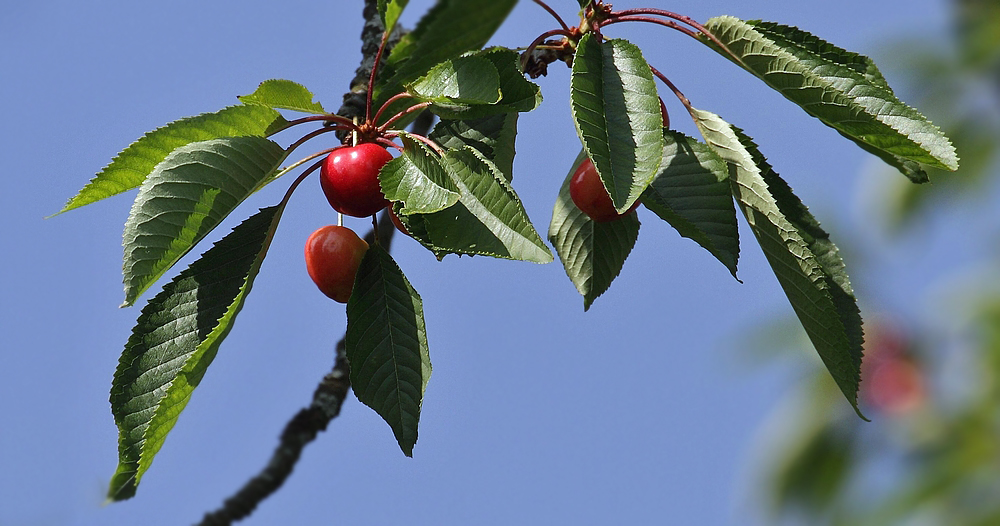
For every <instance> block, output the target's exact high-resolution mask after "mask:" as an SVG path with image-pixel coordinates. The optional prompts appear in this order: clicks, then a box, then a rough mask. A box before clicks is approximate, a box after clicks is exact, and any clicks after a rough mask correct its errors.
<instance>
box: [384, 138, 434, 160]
mask: <svg viewBox="0 0 1000 526" xmlns="http://www.w3.org/2000/svg"><path fill="white" fill-rule="evenodd" d="M406 136H407V137H409V138H411V139H416V140H418V141H420V142H422V143H424V144H426V145H427V146H430V148H431V149H432V150H434V151H435V152H437V153H438V155H444V149H443V148H441V147H440V146H438V144H437V143H436V142H434V141H432V140H430V139H428V138H427V137H424V136H423V135H420V134H418V133H407V134H406ZM391 137H399V134H398V133H393V134H390V135H387V136H386V138H391Z"/></svg>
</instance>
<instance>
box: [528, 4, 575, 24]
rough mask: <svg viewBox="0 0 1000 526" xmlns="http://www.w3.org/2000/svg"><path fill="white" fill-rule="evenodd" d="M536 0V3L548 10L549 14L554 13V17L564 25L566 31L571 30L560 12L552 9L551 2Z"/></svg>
mask: <svg viewBox="0 0 1000 526" xmlns="http://www.w3.org/2000/svg"><path fill="white" fill-rule="evenodd" d="M534 1H535V3H536V4H538V5H540V6H542V9H544V10H546V11H548V12H549V14H550V15H552V17H553V18H555V19H556V22H559V25H560V26H562V28H563V29H565V30H566V31H569V26H567V25H566V22H563V19H562V17H560V16H559V13H556V11H555V10H554V9H552V8H551V7H549V4H546V3H545V2H543V1H542V0H534Z"/></svg>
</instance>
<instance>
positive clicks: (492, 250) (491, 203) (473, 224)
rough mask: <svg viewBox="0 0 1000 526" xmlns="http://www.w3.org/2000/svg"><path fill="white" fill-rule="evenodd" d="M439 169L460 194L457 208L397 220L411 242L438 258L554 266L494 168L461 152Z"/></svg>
mask: <svg viewBox="0 0 1000 526" xmlns="http://www.w3.org/2000/svg"><path fill="white" fill-rule="evenodd" d="M442 164H443V165H444V167H445V169H446V170H447V172H448V174H449V175H450V176H451V178H452V180H453V181H454V182H455V185H456V187H457V188H458V192H459V199H458V203H456V204H455V205H453V206H451V207H449V208H446V209H444V210H442V211H440V212H435V213H433V214H413V215H410V216H408V217H407V216H405V215H400V219H401V220H402V221H403V223H404V225H406V226H407V230H409V231H410V233H411V234H412V235H413V237H414V238H415V239H417V240H418V241H420V242H421V243H422V244H423V245H424V246H425V247H427V248H428V249H430V250H431V251H433V252H434V253H435V254H436V255H437V256H438V257H439V258H440V257H443V256H444V254H449V253H450V254H470V255H476V254H481V255H487V256H492V257H498V258H505V259H517V260H523V261H533V262H535V263H548V262H550V261H552V253H551V252H550V251H549V249H548V247H547V246H545V242H544V241H542V238H541V237H540V236H539V235H538V232H536V231H535V228H534V226H532V224H531V220H530V219H528V214H527V213H526V212H525V211H524V206H523V205H522V204H521V200H520V199H519V198H518V197H517V194H516V193H515V192H514V189H513V188H511V187H510V184H509V183H508V182H507V179H506V178H504V176H503V175H502V174H501V173H500V171H499V170H498V169H497V167H496V166H495V165H493V163H492V162H490V161H489V160H487V159H486V158H485V157H483V155H482V154H481V153H479V152H478V151H476V150H474V149H472V148H470V147H468V146H465V147H463V148H462V149H459V150H450V151H448V152H446V153H445V156H444V158H443V159H442ZM411 227H412V228H411Z"/></svg>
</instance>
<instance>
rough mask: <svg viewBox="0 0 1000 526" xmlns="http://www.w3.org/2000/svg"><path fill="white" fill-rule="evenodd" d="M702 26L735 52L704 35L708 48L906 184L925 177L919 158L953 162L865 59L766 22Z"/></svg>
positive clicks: (945, 145)
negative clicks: (873, 157)
mask: <svg viewBox="0 0 1000 526" xmlns="http://www.w3.org/2000/svg"><path fill="white" fill-rule="evenodd" d="M705 27H706V28H707V29H708V31H709V32H711V33H712V34H713V35H714V36H716V37H717V38H718V39H719V40H720V41H721V42H722V43H723V44H724V45H725V46H726V47H727V48H728V50H729V51H731V52H732V53H733V54H735V57H731V56H729V54H728V53H726V52H725V51H723V50H721V49H717V48H716V46H715V45H714V44H712V43H711V42H710V41H709V40H708V39H707V38H706V39H704V40H705V42H706V43H708V44H709V45H710V46H712V47H713V48H716V50H717V51H719V52H720V53H722V54H723V55H724V56H726V57H728V58H730V59H732V60H734V61H735V62H736V63H737V64H739V65H740V66H742V67H743V68H744V69H746V70H747V71H749V72H751V73H753V74H754V75H755V76H757V77H758V78H760V79H761V80H763V81H764V82H765V83H766V84H767V85H768V86H770V87H772V88H774V89H775V90H777V91H778V92H780V93H781V94H782V95H784V96H785V97H786V98H788V99H789V100H791V101H792V102H794V103H796V104H798V105H799V106H800V107H802V109H804V110H805V111H806V113H808V114H810V115H812V116H813V117H816V118H818V119H819V120H821V121H822V122H823V123H824V124H826V125H828V126H830V127H832V128H834V129H836V130H837V131H838V132H840V133H841V134H842V135H844V136H845V137H847V138H848V139H851V140H852V141H854V142H855V143H857V144H858V145H859V146H861V147H862V148H863V149H864V150H866V151H868V152H870V153H873V154H875V155H877V156H878V157H880V158H881V159H883V160H885V161H886V162H887V163H889V164H890V165H892V166H894V167H896V168H897V169H899V170H900V171H901V172H903V173H904V174H906V175H907V177H909V178H910V179H911V180H913V181H914V182H926V181H927V174H926V172H925V171H924V169H923V168H922V167H921V166H920V164H925V165H928V166H933V167H937V168H942V169H946V170H955V169H957V168H958V156H957V155H956V153H955V148H954V147H953V146H952V144H951V142H950V141H949V140H948V138H947V137H945V136H944V134H943V133H941V130H940V129H938V128H937V127H936V126H934V125H933V124H931V123H930V121H928V120H927V118H926V117H924V116H923V115H921V114H920V113H919V112H918V111H916V110H914V109H913V108H911V107H909V106H907V105H906V104H904V103H903V102H901V101H900V100H899V99H898V98H896V96H895V95H894V94H893V92H892V90H891V89H890V88H889V86H888V84H886V82H885V79H884V78H883V77H882V74H881V73H879V71H878V69H877V68H876V67H875V64H874V63H873V62H872V61H871V60H870V59H868V58H867V57H864V56H861V55H858V54H856V53H851V52H849V51H845V50H843V49H840V48H837V47H836V46H833V45H832V44H829V43H828V42H824V41H823V40H820V39H819V38H817V37H815V36H814V35H811V34H809V33H807V32H805V31H802V30H800V29H797V28H794V27H789V26H783V25H780V24H775V23H772V22H761V21H750V22H745V21H743V20H740V19H738V18H735V17H731V16H721V17H716V18H712V19H710V20H709V21H708V22H706V23H705Z"/></svg>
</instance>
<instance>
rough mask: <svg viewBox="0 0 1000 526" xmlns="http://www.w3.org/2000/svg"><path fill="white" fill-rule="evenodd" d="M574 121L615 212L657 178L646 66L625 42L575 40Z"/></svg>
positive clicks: (658, 151)
mask: <svg viewBox="0 0 1000 526" xmlns="http://www.w3.org/2000/svg"><path fill="white" fill-rule="evenodd" d="M570 106H571V107H572V110H573V122H574V123H575V124H576V130H577V133H578V134H579V136H580V140H581V141H583V146H584V149H585V150H586V151H587V154H588V155H589V156H590V159H591V160H592V161H593V162H594V167H595V168H597V173H599V174H600V175H601V181H603V182H604V187H605V188H606V189H607V190H608V194H610V195H611V200H612V202H614V205H615V209H616V210H618V212H619V213H623V212H625V211H626V210H628V209H629V208H630V207H631V206H632V204H633V203H635V201H636V200H637V199H638V198H639V196H640V195H641V194H642V192H643V190H645V189H646V186H648V185H649V182H650V181H652V180H653V177H655V176H656V170H657V168H659V166H660V160H661V157H662V155H663V118H662V115H661V113H660V101H659V97H658V96H657V94H656V85H655V84H654V83H653V74H652V72H651V71H650V69H649V64H647V63H646V60H645V59H643V58H642V53H641V52H640V51H639V48H638V47H636V46H635V45H633V44H631V43H629V42H628V41H625V40H620V39H615V40H605V41H604V42H601V41H600V39H599V38H595V37H594V36H593V34H591V33H588V34H586V35H584V37H583V38H582V39H580V43H579V45H578V46H577V50H576V57H575V58H574V59H573V72H572V76H571V78H570Z"/></svg>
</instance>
